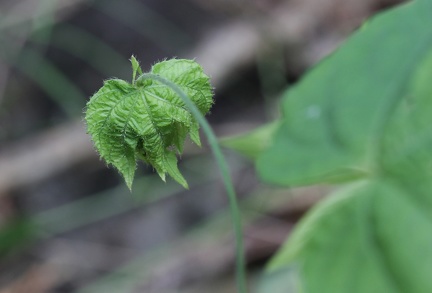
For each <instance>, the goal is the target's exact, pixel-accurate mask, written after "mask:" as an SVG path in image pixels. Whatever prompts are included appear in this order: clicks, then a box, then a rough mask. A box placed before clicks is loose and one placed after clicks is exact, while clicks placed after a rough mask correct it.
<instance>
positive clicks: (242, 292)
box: [136, 73, 246, 293]
mask: <svg viewBox="0 0 432 293" xmlns="http://www.w3.org/2000/svg"><path fill="white" fill-rule="evenodd" d="M145 79H152V80H155V81H158V82H160V83H162V84H164V85H166V86H168V87H170V88H171V89H172V90H173V91H174V92H175V93H176V94H178V95H179V96H180V98H181V99H182V100H183V102H184V103H185V104H186V106H187V107H188V109H189V110H190V111H191V112H192V115H193V116H194V117H195V119H196V120H197V121H198V123H199V124H200V125H201V127H202V129H203V131H204V133H205V135H206V136H207V139H208V142H209V145H210V147H211V150H212V152H213V155H214V156H215V158H216V162H217V163H218V165H219V168H220V171H221V175H222V179H223V182H224V185H225V188H226V191H227V194H228V200H229V207H230V212H231V217H232V221H233V228H234V234H235V242H236V245H235V246H236V281H237V291H238V293H246V269H245V253H244V246H243V233H242V224H241V217H240V211H239V206H238V203H237V196H236V193H235V191H234V186H233V183H232V181H231V177H230V175H229V170H228V164H227V162H226V160H225V157H224V156H223V154H222V151H221V149H220V147H219V144H218V141H217V138H216V135H215V134H214V132H213V130H212V129H211V127H210V125H209V124H208V122H207V120H206V119H205V118H204V116H203V115H202V114H201V112H200V110H199V109H198V108H197V106H196V105H195V104H194V103H193V102H192V101H191V99H190V98H189V97H188V96H187V95H186V94H185V93H184V92H183V90H182V89H181V88H179V87H178V86H177V85H176V84H174V83H173V82H171V81H169V80H167V79H166V78H164V77H162V76H159V75H156V74H152V73H144V74H142V75H141V76H140V77H138V78H137V80H136V82H137V83H138V82H140V81H143V80H145Z"/></svg>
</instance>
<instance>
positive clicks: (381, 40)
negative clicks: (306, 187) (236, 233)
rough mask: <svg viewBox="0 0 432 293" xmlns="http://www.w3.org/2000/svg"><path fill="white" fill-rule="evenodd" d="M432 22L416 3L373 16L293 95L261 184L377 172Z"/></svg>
mask: <svg viewBox="0 0 432 293" xmlns="http://www.w3.org/2000/svg"><path fill="white" fill-rule="evenodd" d="M431 15H432V3H431V1H417V2H412V3H409V4H406V5H404V6H403V7H399V8H397V9H393V10H391V11H387V12H385V13H382V14H380V15H378V16H377V17H374V18H373V19H372V20H370V21H369V22H368V23H367V24H366V25H365V26H363V27H362V28H361V29H360V30H359V31H358V32H357V33H356V34H354V35H353V36H352V37H351V38H350V39H349V40H348V41H347V42H346V44H345V45H344V46H342V47H341V48H340V49H339V50H338V51H337V52H336V53H335V54H333V55H331V56H330V57H328V58H327V59H326V60H324V61H323V62H322V63H321V64H320V65H319V66H317V67H316V68H315V69H313V70H312V71H311V72H310V73H309V74H307V75H306V77H305V78H304V79H303V80H302V81H301V82H300V83H299V84H298V85H296V86H295V87H293V88H292V89H291V90H289V91H288V92H287V94H286V96H285V97H284V99H283V112H284V113H283V114H284V115H283V123H282V125H281V127H280V128H279V130H278V131H277V134H276V137H275V139H274V143H273V145H272V146H271V147H270V148H269V149H268V150H267V151H265V152H264V153H263V154H262V155H261V156H260V157H259V158H258V162H257V166H258V172H259V173H260V175H261V177H262V178H263V179H264V180H265V181H267V182H270V183H275V184H281V185H296V184H310V183H317V182H328V181H333V180H339V179H346V178H352V177H353V176H354V177H358V176H365V175H368V174H369V175H370V174H374V173H376V172H378V170H379V169H380V166H379V156H381V154H382V149H381V142H382V138H383V135H384V133H385V131H386V128H387V126H388V122H389V120H391V117H392V115H394V112H395V110H396V109H397V108H398V106H399V105H400V104H401V103H405V102H406V100H407V99H408V98H409V97H410V96H411V95H412V94H413V92H412V88H411V87H410V86H409V85H410V83H412V77H413V76H415V74H416V72H418V71H420V70H422V67H421V66H422V64H423V63H424V62H425V60H426V58H427V56H428V54H429V52H430V49H431V47H432V30H431V27H432V17H431ZM428 73H430V71H428ZM429 77H430V75H429Z"/></svg>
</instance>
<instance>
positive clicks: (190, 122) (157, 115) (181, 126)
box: [85, 56, 213, 188]
mask: <svg viewBox="0 0 432 293" xmlns="http://www.w3.org/2000/svg"><path fill="white" fill-rule="evenodd" d="M131 63H132V70H133V74H132V75H133V77H132V84H130V83H128V82H126V81H123V80H120V79H110V80H107V81H105V82H104V85H103V87H102V88H101V89H100V90H99V91H98V92H96V93H95V94H94V95H93V96H92V97H91V99H90V101H89V102H88V103H87V110H86V118H85V119H86V122H87V130H88V133H89V134H90V135H91V137H92V139H93V142H94V145H95V148H96V149H97V151H98V152H99V154H100V156H101V157H102V158H103V159H104V160H105V161H106V162H107V163H108V164H112V165H114V167H116V168H117V169H118V170H119V172H120V173H121V174H122V175H123V177H124V179H125V181H126V184H127V185H128V187H129V188H131V187H132V181H133V178H134V174H135V169H136V161H137V160H142V161H144V162H146V163H148V164H150V165H152V166H153V167H154V168H155V169H156V171H157V173H158V174H159V176H160V177H161V178H162V180H165V174H166V173H168V174H169V175H170V176H171V177H173V178H174V179H175V180H176V181H177V182H178V183H180V184H181V185H183V186H184V187H185V188H187V182H186V180H185V179H184V178H183V176H182V175H181V173H180V171H179V170H178V168H177V158H176V156H175V154H176V153H181V152H182V151H183V144H184V141H185V139H186V137H187V135H188V134H189V135H190V137H191V139H192V140H193V141H194V142H196V143H197V144H199V134H198V128H199V126H198V123H197V122H196V121H195V119H194V118H193V116H192V114H191V113H190V111H189V110H188V109H187V108H186V106H185V105H184V103H183V101H182V100H181V98H180V97H179V96H178V95H177V94H176V93H175V92H174V91H173V90H172V89H171V88H169V87H168V86H166V85H164V84H161V83H160V82H158V81H155V80H151V79H141V80H140V79H139V78H136V73H141V68H140V66H139V63H138V61H137V60H136V59H135V57H133V56H132V57H131ZM150 73H152V74H156V75H159V76H162V77H164V78H165V79H168V80H169V81H171V82H173V83H175V84H176V85H177V86H178V87H179V88H180V89H181V90H182V91H184V92H185V93H186V94H187V95H188V96H189V97H190V99H191V100H192V101H193V102H194V103H195V104H196V106H197V107H198V108H199V110H200V111H201V112H202V113H203V114H206V113H208V111H209V110H210V107H211V106H212V103H213V91H212V87H211V85H210V82H209V77H208V76H206V75H205V74H204V73H203V70H202V68H201V66H199V65H198V64H197V63H196V62H194V61H191V60H183V59H172V60H166V61H163V62H160V63H157V64H155V65H154V66H153V67H152V69H151V71H150Z"/></svg>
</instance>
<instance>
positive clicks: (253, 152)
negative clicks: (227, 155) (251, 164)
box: [219, 121, 280, 159]
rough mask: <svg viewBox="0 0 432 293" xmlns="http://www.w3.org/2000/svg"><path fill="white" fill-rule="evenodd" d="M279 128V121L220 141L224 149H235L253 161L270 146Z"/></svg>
mask: <svg viewBox="0 0 432 293" xmlns="http://www.w3.org/2000/svg"><path fill="white" fill-rule="evenodd" d="M279 126H280V123H279V121H276V122H272V123H269V124H266V125H264V126H261V127H259V128H257V129H255V130H253V131H250V132H248V133H245V134H240V135H236V136H233V137H226V138H222V139H220V140H219V141H220V144H221V145H222V146H224V147H227V148H230V149H233V150H235V151H237V152H239V153H241V154H243V155H245V156H246V157H249V158H251V159H256V158H257V157H258V156H259V155H260V154H261V153H262V152H263V151H264V150H265V149H267V148H268V147H269V146H270V144H271V142H272V137H273V135H274V133H275V132H276V130H277V128H278V127H279Z"/></svg>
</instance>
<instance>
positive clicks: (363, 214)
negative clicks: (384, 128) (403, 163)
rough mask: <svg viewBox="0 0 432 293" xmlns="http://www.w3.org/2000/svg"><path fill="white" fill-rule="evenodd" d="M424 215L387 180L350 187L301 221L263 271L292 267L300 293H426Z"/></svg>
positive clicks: (430, 286) (431, 256)
mask: <svg viewBox="0 0 432 293" xmlns="http://www.w3.org/2000/svg"><path fill="white" fill-rule="evenodd" d="M430 211H431V209H423V208H420V207H419V204H418V202H417V201H416V200H415V199H414V198H412V197H411V196H410V194H409V193H407V191H405V190H403V189H401V188H399V187H397V186H396V185H395V184H393V183H392V182H390V181H386V180H377V181H371V182H362V183H360V184H356V185H355V186H351V187H349V188H347V189H345V190H343V191H341V192H339V193H337V194H335V195H333V196H332V197H331V198H330V199H329V200H327V201H325V202H323V203H322V204H320V205H318V206H317V207H316V208H315V209H313V210H312V211H311V213H309V215H308V216H306V218H304V219H303V221H302V222H301V223H300V224H299V227H298V228H297V229H296V230H295V232H294V233H293V234H292V235H291V237H290V240H289V241H288V243H287V244H286V245H285V247H284V248H283V249H281V251H280V252H279V254H278V255H277V256H276V257H275V258H274V259H273V261H272V263H271V264H270V267H269V272H272V271H274V270H278V269H281V268H284V267H287V266H288V265H287V264H291V266H294V267H298V268H299V270H300V275H301V278H302V281H303V282H302V283H303V286H302V287H303V289H304V290H303V291H302V292H320V293H321V292H331V293H337V292H350V293H356V292H359V293H364V292H377V293H378V292H379V293H380V292H386V293H389V292H413V293H417V292H425V293H426V292H432V280H431V278H430V272H431V271H432V233H431V231H432V213H431V212H430ZM288 267H289V266H288ZM268 292H270V291H268Z"/></svg>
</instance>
